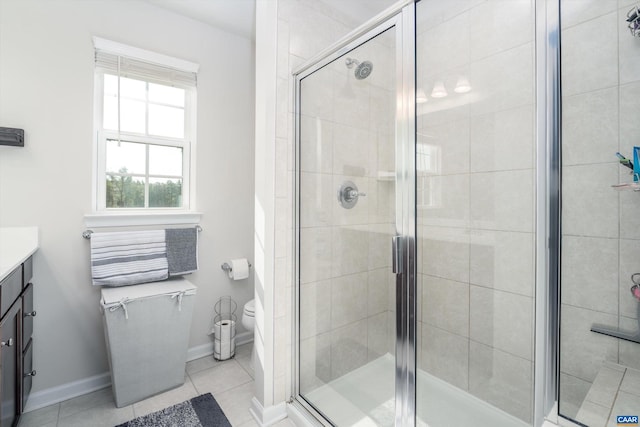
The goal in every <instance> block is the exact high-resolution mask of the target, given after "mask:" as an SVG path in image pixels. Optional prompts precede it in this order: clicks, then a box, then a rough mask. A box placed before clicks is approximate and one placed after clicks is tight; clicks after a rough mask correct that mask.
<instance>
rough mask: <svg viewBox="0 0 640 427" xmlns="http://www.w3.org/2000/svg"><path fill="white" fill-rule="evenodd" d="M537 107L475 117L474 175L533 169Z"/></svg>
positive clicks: (472, 124)
mask: <svg viewBox="0 0 640 427" xmlns="http://www.w3.org/2000/svg"><path fill="white" fill-rule="evenodd" d="M533 123H534V116H533V106H531V105H526V106H523V107H519V108H513V109H509V110H504V111H498V112H495V113H490V114H483V115H479V116H474V117H472V118H471V132H470V135H471V143H470V155H471V161H470V169H471V172H490V171H501V170H513V169H531V168H532V167H533V135H534V132H533Z"/></svg>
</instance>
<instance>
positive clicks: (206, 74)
mask: <svg viewBox="0 0 640 427" xmlns="http://www.w3.org/2000/svg"><path fill="white" fill-rule="evenodd" d="M93 35H96V36H100V37H104V38H108V39H112V40H115V41H118V42H122V43H126V44H130V45H133V46H137V47H141V48H144V49H148V50H152V51H156V52H160V53H163V54H167V55H171V56H175V57H178V58H183V59H186V60H189V61H193V62H197V63H199V64H200V73H199V76H198V131H197V161H196V166H197V197H196V201H197V210H198V211H200V212H203V213H204V215H203V218H202V222H201V225H202V227H203V229H204V231H203V232H202V234H201V235H200V237H201V239H200V271H199V272H198V273H196V274H193V275H192V276H191V277H190V280H191V281H192V282H194V283H195V284H196V285H197V286H198V295H197V303H196V309H195V313H194V318H193V324H192V329H191V339H190V344H189V345H190V347H195V346H200V345H205V344H210V343H211V341H210V339H209V337H208V336H207V335H206V333H207V332H208V330H209V327H210V321H211V316H212V312H213V305H214V303H215V301H216V300H217V299H218V298H219V297H220V296H222V295H231V296H232V297H233V298H234V299H235V300H236V301H237V303H238V312H237V314H238V315H239V316H240V315H241V314H242V305H243V304H244V303H245V302H246V301H248V300H249V299H251V298H253V275H252V276H251V277H250V278H249V280H246V281H242V282H235V283H233V282H231V281H230V280H229V279H228V278H227V277H226V276H225V275H224V274H223V271H222V270H221V269H220V264H221V263H222V262H224V261H225V260H228V259H230V258H236V257H241V256H246V257H251V256H252V254H253V232H252V230H253V226H252V224H253V187H254V176H253V174H254V172H253V168H252V161H251V159H252V158H253V149H254V148H253V129H254V128H253V122H254V116H253V102H254V99H253V98H254V95H253V93H254V53H253V52H254V47H253V45H252V42H251V40H249V39H246V38H242V37H239V36H235V35H232V34H230V33H227V32H223V31H220V30H218V29H215V28H213V27H210V26H207V25H205V24H202V23H199V22H197V21H194V20H191V19H188V18H184V17H181V16H179V15H176V14H173V13H171V12H168V11H166V10H163V9H160V8H157V7H155V6H152V5H150V4H147V3H144V2H138V1H127V2H114V1H106V0H105V1H82V2H79V1H71V0H59V1H55V2H51V1H46V0H28V1H24V0H0V126H8V127H19V128H24V129H25V132H26V143H25V147H24V148H11V147H0V226H3V227H7V226H20V225H37V226H39V227H40V242H41V245H40V250H39V252H38V253H37V254H36V257H35V274H34V282H35V284H36V291H35V305H36V307H35V308H36V310H37V312H38V317H37V319H36V322H35V331H34V339H35V352H34V366H35V368H36V369H37V371H38V376H37V377H36V378H35V380H34V391H41V390H44V389H48V388H51V387H55V386H60V385H63V384H65V383H69V382H72V381H78V380H81V379H84V378H86V377H90V376H93V375H98V374H101V373H103V372H105V371H107V370H108V365H107V357H106V352H105V345H104V337H103V331H102V324H101V318H100V312H99V306H98V299H99V295H100V291H99V289H98V288H95V287H92V286H91V284H90V274H89V242H88V241H87V240H84V239H82V238H81V232H82V231H83V230H84V219H83V216H84V215H85V214H87V213H91V208H92V207H91V191H92V189H91V176H92V165H91V162H92V161H91V159H92V132H93V112H92V108H93V45H92V41H91V37H92V36H93ZM239 332H243V331H242V330H241V327H239Z"/></svg>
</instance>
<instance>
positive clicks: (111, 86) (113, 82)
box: [104, 74, 118, 96]
mask: <svg viewBox="0 0 640 427" xmlns="http://www.w3.org/2000/svg"><path fill="white" fill-rule="evenodd" d="M104 94H105V96H106V95H111V96H117V95H118V77H117V76H112V75H111V74H105V75H104Z"/></svg>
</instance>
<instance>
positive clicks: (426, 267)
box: [420, 227, 469, 283]
mask: <svg viewBox="0 0 640 427" xmlns="http://www.w3.org/2000/svg"><path fill="white" fill-rule="evenodd" d="M423 230H424V231H423V233H422V236H423V248H424V249H423V251H422V270H420V272H421V273H423V274H428V275H431V276H436V277H441V278H443V279H450V280H455V281H458V282H462V283H465V282H468V281H469V234H468V231H467V230H466V229H459V228H442V227H424V228H423Z"/></svg>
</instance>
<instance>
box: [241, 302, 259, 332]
mask: <svg viewBox="0 0 640 427" xmlns="http://www.w3.org/2000/svg"><path fill="white" fill-rule="evenodd" d="M255 324H256V300H254V299H252V300H251V301H249V302H248V303H246V304H245V305H244V310H242V326H244V327H245V328H246V329H247V331H251V332H253V327H254V326H255Z"/></svg>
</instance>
